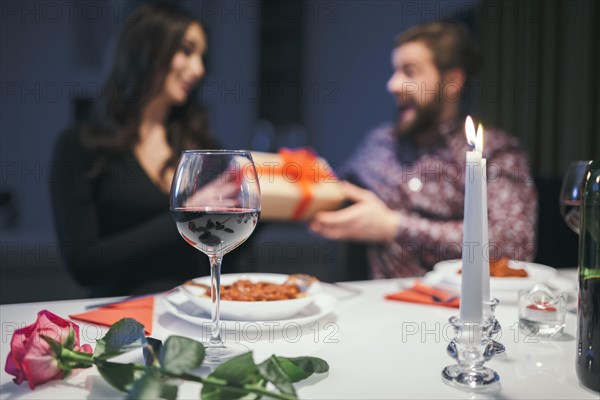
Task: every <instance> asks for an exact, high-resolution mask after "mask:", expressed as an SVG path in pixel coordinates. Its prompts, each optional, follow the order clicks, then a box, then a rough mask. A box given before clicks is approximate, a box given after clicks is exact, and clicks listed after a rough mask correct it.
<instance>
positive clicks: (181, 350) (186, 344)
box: [158, 336, 204, 374]
mask: <svg viewBox="0 0 600 400" xmlns="http://www.w3.org/2000/svg"><path fill="white" fill-rule="evenodd" d="M158 360H159V361H160V366H161V367H162V368H163V369H164V370H165V371H168V372H171V373H174V374H182V373H184V372H188V371H190V370H192V369H194V368H198V367H199V366H200V365H202V361H204V346H203V345H202V343H200V342H197V341H195V340H192V339H190V338H186V337H183V336H170V337H169V338H168V339H167V341H166V342H165V344H164V345H163V346H162V348H161V349H160V353H159V355H158Z"/></svg>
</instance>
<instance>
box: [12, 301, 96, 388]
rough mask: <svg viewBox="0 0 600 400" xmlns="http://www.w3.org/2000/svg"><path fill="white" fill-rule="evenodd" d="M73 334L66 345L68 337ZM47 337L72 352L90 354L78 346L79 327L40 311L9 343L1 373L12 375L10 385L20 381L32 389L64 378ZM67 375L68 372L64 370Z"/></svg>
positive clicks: (88, 350)
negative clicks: (31, 322)
mask: <svg viewBox="0 0 600 400" xmlns="http://www.w3.org/2000/svg"><path fill="white" fill-rule="evenodd" d="M71 329H72V330H73V333H74V335H73V336H72V337H71V341H72V343H68V342H69V333H70V332H71ZM42 336H45V337H48V338H50V339H53V340H55V341H56V342H58V343H60V344H62V345H63V346H64V347H65V348H68V349H70V350H74V351H80V352H85V353H92V347H91V346H90V345H89V344H84V345H83V346H80V345H79V326H78V325H76V324H74V323H72V322H70V321H67V320H64V319H62V318H60V317H59V316H57V315H55V314H52V313H51V312H50V311H47V310H43V311H40V312H39V313H38V317H37V320H36V321H35V323H34V324H32V325H29V326H26V327H24V328H21V329H17V330H16V331H15V333H14V334H13V336H12V340H11V342H10V352H9V353H8V357H7V358H6V367H5V371H6V372H7V373H9V374H11V375H14V376H15V378H14V382H15V383H17V384H20V383H21V382H23V381H24V380H26V381H28V382H29V387H30V388H31V389H34V388H35V387H36V386H37V385H41V384H42V383H46V382H48V381H50V380H53V379H62V378H63V377H64V376H65V372H66V371H65V370H63V369H62V368H61V367H60V365H59V362H58V357H59V356H60V354H56V353H55V352H54V351H53V350H52V348H51V347H50V345H49V344H48V342H47V341H46V340H44V339H43V338H42ZM67 371H68V370H67Z"/></svg>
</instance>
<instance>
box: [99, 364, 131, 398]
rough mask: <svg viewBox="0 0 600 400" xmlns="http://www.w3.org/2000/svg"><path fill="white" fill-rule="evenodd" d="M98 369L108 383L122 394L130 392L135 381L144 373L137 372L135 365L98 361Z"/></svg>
mask: <svg viewBox="0 0 600 400" xmlns="http://www.w3.org/2000/svg"><path fill="white" fill-rule="evenodd" d="M96 367H97V368H98V371H99V372H100V375H102V377H103V378H104V379H105V380H106V382H108V383H109V384H110V385H111V386H113V387H115V388H117V389H118V390H120V391H122V392H126V391H128V390H129V389H130V387H131V384H132V383H133V382H134V381H135V379H136V378H138V377H139V376H141V375H142V372H140V371H137V370H136V368H135V364H120V363H114V362H110V361H105V360H102V359H96Z"/></svg>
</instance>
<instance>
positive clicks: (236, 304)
mask: <svg viewBox="0 0 600 400" xmlns="http://www.w3.org/2000/svg"><path fill="white" fill-rule="evenodd" d="M242 279H247V280H249V281H251V282H270V283H276V284H282V283H284V282H285V281H286V280H287V279H288V275H283V274H262V273H251V274H250V273H249V274H223V275H221V285H230V284H232V283H234V282H236V281H239V280H242ZM193 281H194V282H196V283H201V284H204V285H210V276H204V277H201V278H196V279H194V280H193ZM180 289H181V291H182V293H184V294H185V295H186V296H188V298H189V300H190V301H191V302H192V303H194V304H195V305H196V306H198V307H199V308H200V309H202V310H204V312H206V313H208V314H210V312H211V309H212V302H211V299H210V297H209V296H207V295H206V289H204V288H201V287H198V286H192V285H182V286H180ZM318 292H319V283H318V282H316V283H314V284H312V285H311V286H310V287H309V289H308V290H307V291H306V292H305V296H304V297H300V298H297V299H289V300H273V301H233V300H221V318H222V319H229V320H232V321H277V320H282V319H287V318H290V317H292V316H294V315H296V314H298V313H299V312H300V311H302V310H303V309H305V308H306V307H308V306H310V305H311V304H312V302H313V301H314V299H315V296H316V295H317V294H318Z"/></svg>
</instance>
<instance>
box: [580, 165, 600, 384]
mask: <svg viewBox="0 0 600 400" xmlns="http://www.w3.org/2000/svg"><path fill="white" fill-rule="evenodd" d="M576 369H577V376H578V377H579V380H580V381H581V383H582V384H583V385H585V386H586V387H588V388H590V389H592V390H595V391H598V392H600V160H596V161H594V162H593V163H591V164H590V166H589V168H588V172H587V175H586V178H585V185H584V189H583V197H582V203H581V233H580V235H579V307H578V311H577V364H576Z"/></svg>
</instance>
